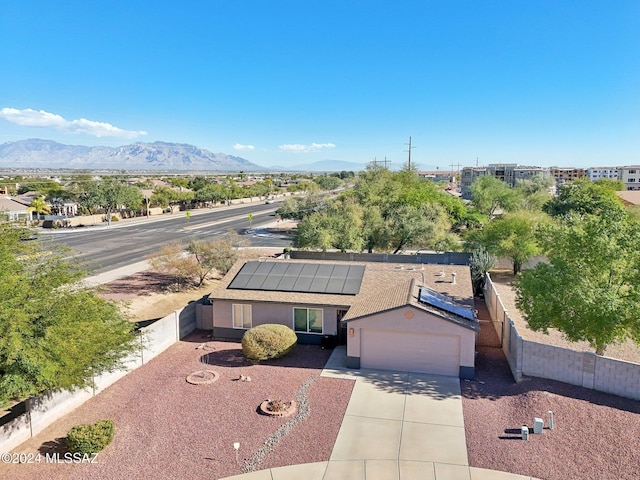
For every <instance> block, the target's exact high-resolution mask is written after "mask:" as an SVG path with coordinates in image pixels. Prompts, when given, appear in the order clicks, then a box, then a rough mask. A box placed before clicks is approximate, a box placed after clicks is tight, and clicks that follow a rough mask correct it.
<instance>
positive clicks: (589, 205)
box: [544, 178, 625, 217]
mask: <svg viewBox="0 0 640 480" xmlns="http://www.w3.org/2000/svg"><path fill="white" fill-rule="evenodd" d="M614 185H615V183H613V184H612V183H610V182H604V183H599V182H591V181H590V180H589V179H587V178H578V179H576V180H574V181H572V182H567V183H565V184H564V185H562V186H560V187H559V189H558V194H557V195H556V196H555V197H553V198H552V199H551V200H549V202H547V204H546V205H545V207H544V210H545V211H546V212H547V213H548V214H549V215H551V216H553V217H567V216H570V215H588V214H595V215H616V216H618V217H619V216H621V215H622V216H624V212H625V208H624V205H623V204H622V201H621V200H620V198H618V196H617V195H616V194H615V190H614V188H615V187H614Z"/></svg>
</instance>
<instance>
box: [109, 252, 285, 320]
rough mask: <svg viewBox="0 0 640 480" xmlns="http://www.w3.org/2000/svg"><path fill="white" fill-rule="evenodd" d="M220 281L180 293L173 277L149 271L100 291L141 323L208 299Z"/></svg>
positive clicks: (253, 255) (245, 255)
mask: <svg viewBox="0 0 640 480" xmlns="http://www.w3.org/2000/svg"><path fill="white" fill-rule="evenodd" d="M281 252H282V249H281V248H271V249H265V248H263V249H247V250H242V251H241V254H240V258H242V259H243V260H257V259H258V258H260V257H265V256H272V255H274V254H276V253H281ZM221 278H222V276H221V275H218V274H213V275H212V276H211V277H210V278H207V281H206V283H205V284H204V285H203V286H201V287H190V288H186V289H183V290H177V287H176V284H175V281H174V279H173V278H172V277H171V276H169V275H165V274H162V273H159V272H155V271H153V270H149V271H146V272H140V273H137V274H135V275H131V276H129V277H125V278H121V279H119V280H116V281H114V282H111V283H108V284H106V285H103V286H102V287H100V289H99V290H100V292H101V293H100V295H101V296H102V297H103V298H107V299H109V300H113V301H115V302H116V303H118V304H120V305H121V306H122V309H123V311H124V312H125V313H127V315H129V316H130V318H131V320H132V321H135V322H138V321H145V320H154V319H158V318H162V317H164V316H166V315H168V314H170V313H171V312H173V311H174V310H177V309H178V308H181V307H184V306H185V305H186V304H188V303H189V302H191V301H193V300H198V299H200V298H202V297H203V296H205V295H208V294H209V293H211V291H212V290H213V289H214V288H215V287H216V285H217V284H218V283H219V282H220V279H221Z"/></svg>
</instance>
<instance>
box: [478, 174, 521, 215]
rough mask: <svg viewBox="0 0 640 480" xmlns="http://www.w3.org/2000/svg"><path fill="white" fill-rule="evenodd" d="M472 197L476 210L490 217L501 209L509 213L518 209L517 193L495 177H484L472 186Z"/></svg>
mask: <svg viewBox="0 0 640 480" xmlns="http://www.w3.org/2000/svg"><path fill="white" fill-rule="evenodd" d="M471 195H472V202H473V205H474V206H475V207H476V209H478V211H479V212H481V213H484V214H485V215H489V216H490V217H491V216H493V215H494V213H495V212H496V210H498V209H499V208H500V209H502V210H504V211H507V212H509V211H513V210H515V209H516V208H517V207H518V194H517V193H516V191H515V190H513V189H512V188H511V187H509V185H507V184H506V183H505V182H503V181H502V180H500V179H499V178H496V177H494V176H493V175H484V176H482V177H480V178H478V179H476V180H475V181H474V182H473V183H472V184H471Z"/></svg>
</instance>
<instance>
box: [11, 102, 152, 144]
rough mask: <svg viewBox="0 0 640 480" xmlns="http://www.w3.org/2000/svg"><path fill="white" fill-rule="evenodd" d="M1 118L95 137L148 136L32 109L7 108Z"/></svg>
mask: <svg viewBox="0 0 640 480" xmlns="http://www.w3.org/2000/svg"><path fill="white" fill-rule="evenodd" d="M0 118H3V119H4V120H6V121H7V122H10V123H13V124H16V125H20V126H22V127H53V128H57V129H58V130H62V131H64V132H70V133H81V134H85V135H91V136H93V137H118V138H136V137H140V136H143V135H146V134H147V132H144V131H138V132H136V131H132V130H123V129H121V128H118V127H114V126H113V125H111V124H110V123H104V122H94V121H92V120H87V119H86V118H80V119H78V120H67V119H65V118H64V117H62V116H60V115H57V114H55V113H49V112H45V111H44V110H37V111H36V110H32V109H30V108H25V109H24V110H18V109H17V108H7V107H5V108H3V109H2V110H0Z"/></svg>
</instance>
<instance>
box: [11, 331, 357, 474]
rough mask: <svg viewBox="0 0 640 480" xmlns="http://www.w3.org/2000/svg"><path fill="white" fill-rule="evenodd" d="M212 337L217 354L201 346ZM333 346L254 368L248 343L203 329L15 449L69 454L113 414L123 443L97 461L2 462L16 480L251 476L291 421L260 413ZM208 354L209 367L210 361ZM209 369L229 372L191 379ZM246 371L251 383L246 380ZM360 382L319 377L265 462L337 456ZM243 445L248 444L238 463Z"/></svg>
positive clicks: (314, 372) (312, 372) (289, 396)
mask: <svg viewBox="0 0 640 480" xmlns="http://www.w3.org/2000/svg"><path fill="white" fill-rule="evenodd" d="M204 342H207V347H212V349H211V350H209V349H208V348H207V349H199V348H197V347H199V346H200V345H202V343H204ZM330 354H331V351H327V350H322V349H320V347H318V346H310V345H298V346H296V347H295V349H294V350H293V351H292V352H290V353H289V354H288V355H287V356H285V357H284V358H281V359H277V360H272V361H268V362H262V363H260V364H256V365H254V364H252V363H251V362H249V361H247V360H246V359H245V358H244V357H243V356H242V351H241V347H240V345H239V344H238V343H227V342H211V341H208V339H207V338H206V337H205V336H204V334H203V333H202V332H195V333H194V334H192V335H191V336H189V337H188V338H186V339H185V340H183V341H181V342H179V343H177V344H176V345H174V346H172V347H170V348H169V349H168V350H167V351H165V352H164V353H163V354H161V355H160V356H158V357H156V358H154V359H153V360H151V361H150V362H149V363H147V364H146V365H144V366H142V367H141V368H139V369H137V370H135V371H133V372H131V373H130V374H128V375H127V376H126V377H124V378H123V379H121V380H120V381H118V382H116V383H115V384H114V385H112V386H111V387H109V388H108V389H106V390H105V391H103V392H101V393H100V394H99V395H97V396H96V397H94V398H92V399H90V400H89V401H87V402H86V403H84V404H83V405H82V406H80V407H79V408H77V409H76V410H74V411H73V412H72V413H71V414H69V415H67V416H65V417H64V418H62V419H60V420H59V421H57V422H55V423H54V424H53V425H51V426H50V427H48V428H47V429H46V430H45V431H44V432H41V433H40V434H39V435H37V436H36V437H34V438H33V439H31V440H29V441H28V442H26V443H25V444H23V445H22V446H21V447H19V448H17V449H15V452H34V453H35V452H38V451H39V452H40V453H41V454H42V456H43V458H44V454H45V452H53V451H58V452H65V451H66V450H65V445H64V440H63V438H62V437H64V435H65V434H66V432H67V431H68V429H69V428H71V427H72V426H73V425H76V424H79V423H89V422H95V421H97V420H99V419H103V418H110V419H112V420H114V422H115V425H116V433H115V437H114V441H113V443H112V444H111V445H109V446H108V447H107V448H106V449H105V450H104V451H103V452H101V453H100V454H99V455H98V458H97V461H98V464H93V465H63V464H55V465H54V464H44V460H43V463H42V464H39V465H36V464H31V465H0V478H7V479H34V478H46V479H62V478H74V479H75V478H86V479H109V480H111V479H149V478H153V479H165V478H166V479H180V478H190V479H198V478H202V479H205V478H206V479H209V480H210V479H217V478H221V477H226V476H230V475H236V474H239V473H243V472H242V468H243V464H244V459H246V458H250V457H252V455H253V454H254V453H255V452H256V451H257V450H259V449H260V447H261V446H262V444H263V443H264V441H265V440H266V439H267V438H268V437H269V436H270V435H271V434H273V433H274V432H275V431H276V430H278V428H279V427H280V426H281V425H283V424H284V423H285V422H287V421H288V420H290V418H291V417H290V418H282V417H268V416H265V415H260V414H259V413H258V411H257V408H258V406H259V405H260V403H261V402H262V401H264V400H265V399H267V398H271V399H276V398H280V399H283V400H285V401H289V400H293V399H295V397H296V394H297V393H298V391H299V390H300V388H301V386H302V385H303V384H304V383H305V382H307V381H308V380H309V379H312V378H315V377H318V376H319V374H320V372H321V370H322V368H323V366H324V364H325V363H326V361H327V359H328V358H329V355H330ZM202 360H206V361H207V363H208V365H203V363H201V361H202ZM202 368H206V369H208V370H215V371H216V372H217V373H218V374H219V375H220V378H219V379H218V380H217V381H216V382H215V383H211V384H207V385H191V384H189V383H187V382H186V377H187V376H188V375H189V374H192V373H194V372H196V371H198V370H201V369H202ZM240 374H242V375H245V376H248V377H250V378H251V381H239V380H237V379H238V377H239V376H240ZM352 388H353V382H352V381H350V380H343V379H334V378H324V377H318V378H315V380H313V382H312V383H311V385H310V387H309V390H308V405H309V416H308V417H307V418H306V419H304V420H303V421H301V422H299V423H297V424H296V425H295V426H294V427H293V429H292V431H291V432H289V433H288V434H287V435H286V436H285V437H284V438H283V439H282V440H281V441H280V442H279V443H278V444H277V445H276V446H275V448H274V449H273V450H272V451H271V452H270V453H268V454H267V455H266V457H265V458H264V460H263V461H262V462H261V463H260V465H259V468H270V467H276V466H284V465H294V464H299V463H307V462H318V461H324V460H328V459H329V456H330V455H331V450H332V449H333V444H334V442H335V439H336V436H337V434H338V430H339V428H340V424H341V423H342V418H343V416H344V412H345V410H346V407H347V404H348V402H349V398H350V396H351V391H352ZM234 442H240V450H239V455H238V459H239V462H238V463H236V456H235V452H234V449H233V444H234Z"/></svg>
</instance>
